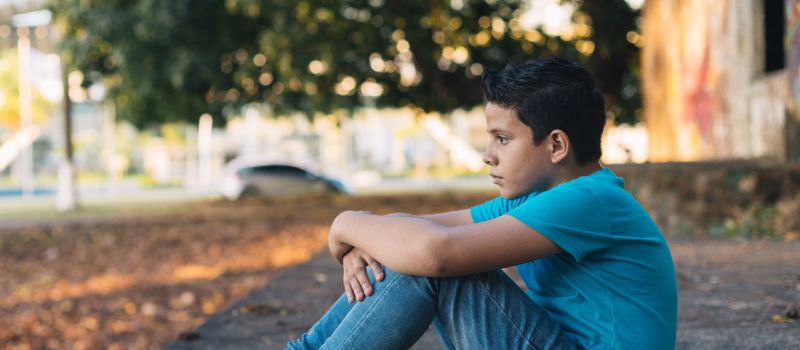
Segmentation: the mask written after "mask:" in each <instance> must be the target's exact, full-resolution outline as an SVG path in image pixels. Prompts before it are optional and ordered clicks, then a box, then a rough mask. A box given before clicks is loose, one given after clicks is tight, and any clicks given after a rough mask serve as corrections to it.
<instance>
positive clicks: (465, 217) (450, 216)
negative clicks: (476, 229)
mask: <svg viewBox="0 0 800 350" xmlns="http://www.w3.org/2000/svg"><path fill="white" fill-rule="evenodd" d="M386 216H390V217H416V218H421V219H425V220H428V221H433V222H435V223H437V224H439V225H442V226H450V227H456V226H463V225H469V224H472V223H474V221H472V214H471V213H470V210H469V209H462V210H457V211H451V212H446V213H438V214H429V215H411V214H405V213H394V214H389V215H386Z"/></svg>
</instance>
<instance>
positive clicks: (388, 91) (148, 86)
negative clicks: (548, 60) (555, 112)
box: [52, 0, 638, 126]
mask: <svg viewBox="0 0 800 350" xmlns="http://www.w3.org/2000/svg"><path fill="white" fill-rule="evenodd" d="M460 3H463V6H461V7H459V6H458V5H457V6H456V8H457V9H454V8H453V6H451V2H450V1H423V0H413V1H387V2H385V3H384V1H383V0H349V1H348V0H341V1H336V0H306V1H301V2H298V1H288V0H225V1H223V0H180V1H155V0H62V1H57V2H54V4H53V5H52V9H53V11H54V13H55V18H56V23H57V24H58V25H59V27H60V28H61V29H62V30H63V32H64V33H65V35H64V41H63V44H62V47H61V48H62V53H63V54H62V57H64V59H65V60H66V61H67V62H68V63H69V65H70V67H71V68H72V69H77V70H81V71H82V72H84V75H85V76H86V77H94V79H96V80H97V81H99V80H100V79H102V82H103V83H104V84H105V85H106V86H107V87H108V88H109V95H108V96H109V98H113V99H114V100H115V102H116V106H117V115H118V116H119V117H120V118H123V119H126V120H128V121H131V122H132V123H133V124H135V125H137V126H143V125H146V124H148V123H151V122H157V123H164V122H176V121H189V122H196V121H197V119H198V118H199V116H200V115H201V114H202V113H210V114H212V115H213V116H215V117H218V116H228V115H230V114H231V113H234V112H235V110H236V108H239V107H241V106H244V105H247V104H249V103H252V102H256V103H262V102H265V103H267V104H269V105H270V106H271V108H272V109H274V110H275V112H276V113H285V112H290V111H302V112H305V113H307V114H308V115H312V114H314V113H316V112H325V113H328V112H331V111H334V110H337V109H352V108H354V107H356V106H358V105H365V104H366V105H375V106H378V107H380V106H404V105H409V104H411V105H413V106H416V107H420V108H423V109H424V110H426V111H440V112H447V111H450V110H452V109H454V108H457V107H462V106H474V105H478V104H480V103H481V95H480V88H479V83H480V73H481V72H482V70H483V69H484V67H486V68H502V67H503V66H504V65H505V63H506V62H507V60H508V59H514V60H529V59H535V58H539V57H544V56H548V55H558V56H562V57H565V58H567V59H570V60H573V61H577V62H579V63H581V64H583V65H585V66H588V67H589V68H590V69H592V70H593V71H594V72H595V74H596V75H597V76H598V78H599V80H600V86H601V88H603V89H604V90H605V92H606V93H608V95H609V102H610V104H619V105H620V106H621V108H622V109H623V110H625V109H626V108H628V109H631V108H638V107H637V106H636V105H635V104H634V106H633V107H626V105H625V104H624V103H617V102H618V101H617V100H618V99H617V96H618V95H619V93H620V91H621V89H622V88H623V85H624V84H628V83H630V82H624V81H623V79H624V78H623V76H624V74H626V72H629V70H630V69H629V67H631V66H636V65H638V48H637V47H636V46H634V45H633V44H631V43H629V42H627V41H626V39H625V33H627V32H628V31H630V30H635V25H634V21H635V18H636V16H637V15H638V14H637V12H636V11H633V10H631V9H630V8H629V7H628V5H627V4H626V3H625V2H624V1H623V0H592V1H589V0H586V1H581V2H578V1H576V2H575V4H576V5H579V6H580V7H579V11H578V12H576V14H575V16H574V17H573V21H574V23H573V24H574V25H575V26H576V27H575V28H578V27H577V26H581V27H580V28H581V29H582V30H581V31H576V33H579V32H583V33H584V35H583V36H581V35H579V34H571V35H562V36H555V37H548V36H546V35H544V34H543V33H542V32H541V31H535V30H534V31H524V30H522V29H521V27H520V26H519V17H520V16H521V14H522V13H523V10H524V9H523V2H522V1H519V0H506V1H501V0H495V1H486V2H484V1H477V0H464V1H461V2H460ZM581 11H583V12H581ZM587 14H588V15H587ZM591 49H594V50H591ZM581 52H583V54H582V53H581ZM443 57H444V58H443ZM95 72H96V73H95ZM93 73H94V74H93ZM98 73H99V74H98ZM628 75H629V76H631V75H630V73H628ZM628 80H631V79H628ZM631 81H633V80H631ZM84 84H86V85H88V84H89V82H85V83H84ZM634 84H635V81H634ZM378 92H380V94H379V96H377V97H373V96H363V95H371V94H375V95H377V94H378ZM633 98H634V99H636V98H638V97H635V96H634V97H633ZM622 102H625V101H622ZM618 114H619V113H618ZM628 114H629V115H633V113H632V112H628ZM215 120H220V118H215Z"/></svg>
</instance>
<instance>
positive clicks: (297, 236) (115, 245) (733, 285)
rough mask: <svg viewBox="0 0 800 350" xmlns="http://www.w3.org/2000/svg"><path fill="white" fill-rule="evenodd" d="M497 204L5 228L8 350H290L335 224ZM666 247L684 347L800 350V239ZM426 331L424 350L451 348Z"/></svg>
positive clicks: (437, 199) (212, 208) (332, 200)
mask: <svg viewBox="0 0 800 350" xmlns="http://www.w3.org/2000/svg"><path fill="white" fill-rule="evenodd" d="M495 195H496V193H494V192H477V193H467V194H439V195H432V196H425V195H411V196H371V197H317V198H310V199H302V200H300V199H295V200H281V201H273V202H244V203H228V202H224V201H211V202H201V203H193V204H182V205H181V206H179V207H169V208H167V207H164V208H163V209H159V210H158V211H154V210H144V211H141V210H131V211H127V212H124V213H120V214H118V215H107V214H104V215H103V216H102V217H99V218H92V217H91V215H88V216H87V215H82V216H80V217H79V219H77V220H73V219H70V218H69V217H67V218H62V219H56V218H53V219H48V220H47V221H44V222H37V221H30V220H28V221H25V220H23V221H20V220H16V221H15V220H8V219H6V220H4V225H0V226H3V228H0V345H2V346H3V347H4V348H5V349H31V348H32V349H38V348H53V349H158V348H162V347H166V348H168V349H282V348H283V346H285V344H286V342H287V341H289V340H290V339H295V338H296V337H299V336H300V335H301V334H302V333H303V332H305V331H306V330H307V329H308V328H309V327H310V326H311V325H312V324H313V323H314V322H315V321H316V320H317V319H318V318H319V317H320V316H321V315H322V314H323V313H324V312H325V310H327V308H328V307H329V306H330V304H331V303H332V302H333V300H335V299H336V297H338V296H339V295H340V294H341V292H342V287H341V275H340V267H339V266H338V265H337V264H336V263H335V262H333V260H332V258H330V257H329V255H328V254H327V253H326V252H325V251H324V246H325V243H326V242H327V240H326V235H327V227H328V225H330V222H331V221H332V220H333V218H334V217H335V215H336V214H338V213H339V212H341V211H342V210H347V209H364V210H372V211H373V212H375V213H377V214H385V213H389V212H410V213H430V212H436V211H445V210H453V209H458V208H464V207H469V206H471V205H474V204H477V203H481V202H483V201H485V200H488V199H490V198H492V197H493V196H495ZM669 243H670V249H671V250H672V254H673V257H674V259H675V265H676V270H677V275H678V276H677V277H678V282H679V298H680V310H679V333H678V344H677V348H678V349H732V348H735V349H793V348H800V322H797V321H795V322H792V321H793V320H792V319H790V318H786V310H787V309H791V308H793V307H794V308H797V307H799V306H800V281H799V280H798V279H799V278H800V259H798V258H797V254H798V253H797V252H800V242H782V241H766V240H760V241H749V240H733V239H706V238H702V237H683V238H670V239H669ZM509 272H511V273H512V274H513V271H512V270H510V271H509ZM643 283H646V281H644V282H643ZM181 333H183V334H182V335H181ZM428 333H429V334H426V335H425V336H424V337H423V339H421V340H420V342H419V343H418V344H417V345H415V348H416V349H440V348H441V347H440V346H439V345H438V343H437V342H436V339H435V338H434V337H433V336H432V334H430V333H431V332H428ZM0 349H2V347H0Z"/></svg>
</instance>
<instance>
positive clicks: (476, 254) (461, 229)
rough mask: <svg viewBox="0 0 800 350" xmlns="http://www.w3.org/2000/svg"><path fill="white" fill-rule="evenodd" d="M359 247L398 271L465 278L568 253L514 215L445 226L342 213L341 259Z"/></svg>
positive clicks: (337, 225)
mask: <svg viewBox="0 0 800 350" xmlns="http://www.w3.org/2000/svg"><path fill="white" fill-rule="evenodd" d="M351 246H355V247H358V248H359V249H361V250H363V251H364V252H366V253H367V254H369V255H370V256H372V257H374V258H375V259H376V260H378V261H380V262H381V263H382V264H383V265H384V266H386V267H388V268H389V269H392V270H394V271H397V272H400V273H404V274H409V275H416V276H426V277H449V276H461V275H468V274H472V273H478V272H483V271H489V270H494V269H498V268H503V267H508V266H513V265H519V264H521V263H525V262H528V261H532V260H537V259H541V258H543V257H546V256H549V255H553V254H557V253H560V252H562V251H564V250H563V249H561V247H559V246H558V245H556V244H555V243H553V242H552V241H551V240H550V239H548V238H547V237H545V236H543V235H542V234H541V233H539V232H537V231H536V230H534V229H533V228H531V227H529V226H528V225H526V224H524V223H522V222H521V221H519V220H517V219H516V218H514V217H511V216H508V215H504V216H501V217H499V218H496V219H493V220H489V221H485V222H481V223H477V224H467V225H462V226H457V227H444V226H442V225H440V224H438V223H435V222H432V221H429V220H425V219H421V218H417V217H383V216H377V215H370V214H365V213H357V212H344V213H342V214H340V215H339V216H338V217H337V218H336V220H335V221H334V223H333V225H332V226H331V233H330V236H329V247H330V249H331V253H332V254H333V255H334V257H335V258H336V259H337V261H339V262H341V258H342V256H343V255H344V253H345V252H346V251H347V250H349V249H350V247H351Z"/></svg>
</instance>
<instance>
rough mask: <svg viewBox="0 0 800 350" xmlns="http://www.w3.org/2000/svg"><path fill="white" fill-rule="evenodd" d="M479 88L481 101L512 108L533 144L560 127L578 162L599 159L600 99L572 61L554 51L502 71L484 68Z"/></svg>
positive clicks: (602, 121)
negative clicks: (567, 138) (530, 133)
mask: <svg viewBox="0 0 800 350" xmlns="http://www.w3.org/2000/svg"><path fill="white" fill-rule="evenodd" d="M481 90H483V104H484V105H485V104H488V103H495V104H497V105H498V106H500V107H503V108H506V109H511V110H512V111H514V112H515V113H516V115H517V117H518V118H519V120H520V121H522V123H524V124H525V125H527V126H528V127H530V128H531V131H532V132H533V143H534V144H535V145H536V146H538V145H539V144H541V143H542V141H543V140H544V138H545V137H546V136H547V135H549V134H550V133H551V132H552V131H553V130H555V129H560V130H562V131H564V132H565V133H566V134H567V136H568V137H569V140H570V142H571V144H572V150H573V152H574V154H575V160H576V161H577V163H578V165H584V164H586V163H587V162H589V161H591V160H595V159H600V156H601V155H602V151H601V149H600V138H601V136H602V134H603V127H604V126H605V123H606V115H605V99H604V98H603V93H601V92H600V90H599V89H597V88H596V87H595V82H594V78H593V77H592V75H591V74H590V73H589V72H588V71H587V70H586V69H584V68H583V67H581V66H579V65H578V64H577V63H574V62H569V61H566V60H563V59H560V58H558V57H555V56H550V57H547V58H543V59H538V60H535V61H530V62H528V63H524V64H522V63H521V62H514V61H509V62H508V65H506V68H505V69H503V70H501V71H498V70H496V69H487V70H486V72H484V73H483V78H482V80H481Z"/></svg>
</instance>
